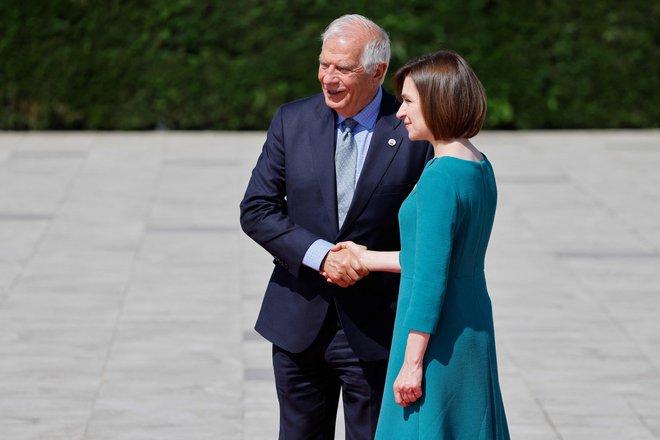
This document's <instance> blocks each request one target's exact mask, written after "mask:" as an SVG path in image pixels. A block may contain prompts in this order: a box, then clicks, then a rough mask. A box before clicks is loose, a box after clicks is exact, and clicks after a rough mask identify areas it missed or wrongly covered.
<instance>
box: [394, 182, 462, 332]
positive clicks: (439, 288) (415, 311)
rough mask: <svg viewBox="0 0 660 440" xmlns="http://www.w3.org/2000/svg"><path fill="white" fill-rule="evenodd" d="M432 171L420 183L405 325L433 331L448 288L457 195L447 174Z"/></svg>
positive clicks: (456, 216)
mask: <svg viewBox="0 0 660 440" xmlns="http://www.w3.org/2000/svg"><path fill="white" fill-rule="evenodd" d="M433 171H435V172H433V173H429V174H430V175H428V176H425V177H427V178H422V179H420V181H419V183H418V184H417V197H416V202H417V226H416V234H415V235H416V243H415V265H414V272H413V274H412V279H413V284H412V295H411V299H410V304H409V306H408V310H407V311H406V315H405V318H404V321H403V325H404V327H407V328H409V329H411V330H416V331H420V332H424V333H434V332H435V329H436V327H437V325H438V320H439V318H440V312H441V310H442V304H443V301H444V298H445V292H446V290H447V276H448V273H449V263H450V260H451V253H452V244H453V242H454V233H455V229H456V223H457V218H458V197H457V195H456V192H455V190H454V188H453V186H452V184H451V179H450V177H449V176H448V175H447V174H446V173H440V172H438V171H439V170H433Z"/></svg>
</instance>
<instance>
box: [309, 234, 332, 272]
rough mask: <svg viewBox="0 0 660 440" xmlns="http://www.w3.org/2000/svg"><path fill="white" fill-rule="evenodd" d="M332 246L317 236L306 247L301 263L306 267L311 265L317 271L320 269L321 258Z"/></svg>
mask: <svg viewBox="0 0 660 440" xmlns="http://www.w3.org/2000/svg"><path fill="white" fill-rule="evenodd" d="M333 246H334V244H333V243H330V242H329V241H325V240H323V239H320V238H319V239H318V240H316V241H315V242H314V243H312V245H311V246H310V247H309V248H308V249H307V252H305V256H304V257H303V261H302V264H304V265H305V266H307V267H311V268H312V269H314V270H315V271H317V272H318V271H320V270H321V263H323V259H324V258H325V256H326V255H327V254H328V252H329V251H330V249H332V248H333Z"/></svg>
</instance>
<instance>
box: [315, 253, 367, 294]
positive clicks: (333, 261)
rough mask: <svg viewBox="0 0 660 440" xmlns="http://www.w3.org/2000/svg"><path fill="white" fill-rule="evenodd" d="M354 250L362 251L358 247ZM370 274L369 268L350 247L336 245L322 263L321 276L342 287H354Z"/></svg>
mask: <svg viewBox="0 0 660 440" xmlns="http://www.w3.org/2000/svg"><path fill="white" fill-rule="evenodd" d="M340 244H341V243H340ZM354 246H356V247H355V248H354V249H356V250H358V249H360V248H359V247H357V245H354ZM368 274H369V270H368V269H367V267H366V266H365V265H364V264H362V262H361V261H360V258H359V255H356V253H355V252H353V251H352V250H351V249H350V248H349V247H348V246H347V247H342V246H340V245H336V246H335V247H334V248H332V249H331V250H330V252H328V255H326V257H325V259H324V260H323V263H321V275H322V276H324V277H325V278H326V279H327V280H328V282H329V283H333V284H337V285H338V286H340V287H348V286H352V285H353V284H355V283H356V282H358V281H359V280H361V279H362V278H363V277H365V276H366V275H368Z"/></svg>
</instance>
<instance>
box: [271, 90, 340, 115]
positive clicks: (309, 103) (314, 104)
mask: <svg viewBox="0 0 660 440" xmlns="http://www.w3.org/2000/svg"><path fill="white" fill-rule="evenodd" d="M313 109H319V110H326V109H327V107H326V105H325V99H324V98H323V93H317V94H316V95H312V96H308V97H306V98H301V99H296V100H295V101H289V102H287V103H285V104H282V105H281V106H280V108H279V111H283V112H309V111H310V110H313ZM328 110H329V109H328Z"/></svg>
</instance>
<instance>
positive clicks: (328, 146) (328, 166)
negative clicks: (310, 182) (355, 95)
mask: <svg viewBox="0 0 660 440" xmlns="http://www.w3.org/2000/svg"><path fill="white" fill-rule="evenodd" d="M315 113H316V117H317V121H318V124H317V126H316V127H310V130H307V132H308V134H309V139H308V145H310V146H311V149H310V152H311V154H312V163H313V164H314V171H315V174H316V177H317V179H318V182H319V188H320V190H321V197H322V198H323V205H324V206H325V208H326V210H327V212H328V215H329V217H330V219H334V223H333V225H332V226H333V227H332V229H334V230H335V231H337V229H338V226H337V189H336V181H335V180H336V179H335V134H336V127H335V114H334V112H333V111H332V110H330V109H329V108H328V107H326V105H325V102H324V101H321V105H319V106H317V107H316V109H315Z"/></svg>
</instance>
